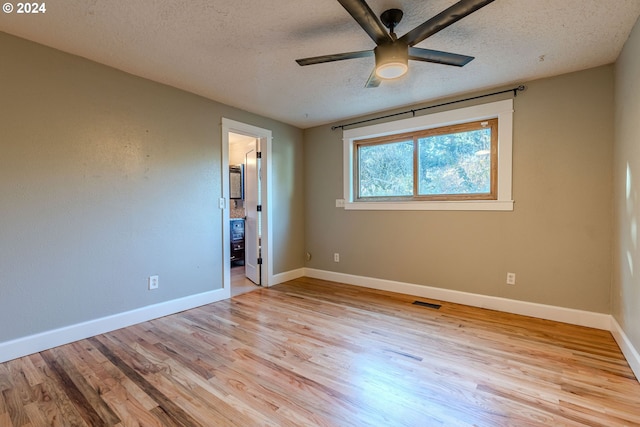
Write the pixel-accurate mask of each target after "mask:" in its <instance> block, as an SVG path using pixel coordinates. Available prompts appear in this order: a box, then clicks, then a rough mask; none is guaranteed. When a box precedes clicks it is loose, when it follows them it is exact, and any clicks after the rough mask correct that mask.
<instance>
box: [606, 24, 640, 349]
mask: <svg viewBox="0 0 640 427" xmlns="http://www.w3.org/2000/svg"><path fill="white" fill-rule="evenodd" d="M615 100H616V104H615V105H616V107H615V135H616V138H615V146H614V195H615V203H614V257H613V286H612V291H611V296H612V301H613V307H612V313H613V316H614V317H615V319H616V320H617V321H618V323H619V324H620V326H621V327H622V329H623V330H624V332H625V334H626V335H627V337H628V338H629V340H630V341H631V342H632V344H633V346H634V347H635V348H636V349H640V247H639V245H640V242H638V220H639V219H640V217H639V216H640V21H638V23H636V25H635V27H634V29H633V31H632V33H631V35H630V36H629V39H628V40H627V42H626V44H625V46H624V49H623V51H622V54H621V55H620V57H619V58H618V61H617V62H616V69H615Z"/></svg>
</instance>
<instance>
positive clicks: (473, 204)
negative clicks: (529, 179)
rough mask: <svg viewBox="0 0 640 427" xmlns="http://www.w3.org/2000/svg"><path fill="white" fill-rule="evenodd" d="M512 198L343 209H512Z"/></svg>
mask: <svg viewBox="0 0 640 427" xmlns="http://www.w3.org/2000/svg"><path fill="white" fill-rule="evenodd" d="M513 204H514V201H513V200H460V201H458V200H456V201H430V202H413V201H411V202H347V201H345V204H344V208H345V210H361V211H362V210H364V211H367V210H370V211H513Z"/></svg>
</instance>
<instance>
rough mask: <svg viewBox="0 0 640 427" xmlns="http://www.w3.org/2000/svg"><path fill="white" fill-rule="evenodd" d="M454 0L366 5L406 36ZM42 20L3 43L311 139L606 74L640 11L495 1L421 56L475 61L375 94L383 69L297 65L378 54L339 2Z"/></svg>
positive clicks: (18, 26) (74, 11)
mask: <svg viewBox="0 0 640 427" xmlns="http://www.w3.org/2000/svg"><path fill="white" fill-rule="evenodd" d="M454 3H455V0H429V1H415V0H369V5H370V6H371V8H372V9H373V11H374V12H375V13H376V14H378V15H379V14H380V13H381V12H383V11H384V10H386V9H389V8H391V7H396V8H400V9H402V10H403V11H404V13H405V15H404V19H403V21H402V22H401V23H400V25H399V26H398V28H397V29H396V32H397V33H398V35H399V36H401V35H403V34H404V33H406V32H407V31H409V30H411V29H412V28H414V27H415V26H417V25H418V24H420V23H422V22H423V21H425V20H426V19H428V18H430V17H432V16H433V15H435V14H437V13H439V12H441V11H442V10H444V9H446V8H447V7H449V6H451V5H452V4H454ZM46 5H47V10H46V13H45V14H40V15H18V14H16V13H15V12H14V13H11V14H7V13H0V31H4V32H7V33H9V34H14V35H16V36H19V37H23V38H26V39H29V40H33V41H36V42H38V43H41V44H44V45H47V46H51V47H54V48H57V49H60V50H62V51H65V52H69V53H72V54H76V55H79V56H82V57H85V58H88V59H91V60H93V61H96V62H99V63H102V64H106V65H109V66H112V67H115V68H118V69H120V70H123V71H126V72H129V73H131V74H134V75H137V76H141V77H145V78H148V79H151V80H154V81H157V82H161V83H165V84H168V85H171V86H174V87H177V88H181V89H184V90H187V91H190V92H193V93H196V94H199V95H202V96H204V97H207V98H210V99H213V100H216V101H219V102H222V103H225V104H228V105H232V106H235V107H239V108H241V109H244V110H247V111H251V112H254V113H258V114H261V115H264V116H267V117H271V118H274V119H278V120H281V121H283V122H286V123H290V124H293V125H296V126H298V127H301V128H307V127H310V126H314V125H318V124H325V123H331V122H335V121H337V120H340V119H345V118H349V117H355V116H359V115H362V114H367V113H372V112H377V111H382V110H386V109H389V108H394V107H401V106H406V105H410V104H414V103H418V102H425V101H429V100H433V99H438V98H442V97H445V96H450V95H456V94H461V93H465V92H469V91H473V90H482V89H488V88H492V87H497V86H502V85H506V84H515V83H520V82H525V81H528V80H532V79H537V78H541V77H547V76H552V75H557V74H562V73H567V72H571V71H577V70H582V69H586V68H591V67H595V66H599V65H604V64H609V63H612V62H614V61H615V60H616V58H617V56H618V54H619V52H620V50H621V49H622V46H623V44H624V42H625V41H626V39H627V37H628V35H629V33H630V31H631V29H632V27H633V25H634V23H635V22H636V20H637V19H638V16H639V15H640V0H496V1H494V2H493V3H491V4H489V5H488V6H486V7H484V8H482V9H480V10H479V11H477V12H475V13H474V14H472V15H470V16H468V17H466V18H464V19H462V20H461V21H459V22H457V23H455V24H453V25H452V26H450V27H448V28H446V29H444V30H442V31H440V32H439V33H437V34H435V35H434V36H432V37H430V38H428V39H426V40H424V41H423V42H421V43H420V44H418V45H417V46H418V47H423V48H428V49H435V50H444V51H450V52H455V53H460V54H464V55H470V56H475V57H476V59H475V60H474V61H472V62H471V63H469V64H468V65H467V66H465V67H463V68H457V67H450V66H444V65H437V64H429V63H424V62H414V61H410V64H409V73H408V74H407V75H406V76H404V77H403V78H401V79H398V80H395V81H387V82H383V83H382V85H381V86H380V87H378V88H372V89H365V88H364V84H365V82H366V80H367V78H368V77H369V74H370V72H371V70H372V68H373V63H374V60H373V58H372V57H371V58H360V59H352V60H348V61H341V62H333V63H326V64H318V65H312V66H307V67H300V66H298V65H297V64H296V62H295V59H297V58H304V57H309V56H317V55H325V54H330V53H340V52H350V51H357V50H366V49H372V48H373V47H374V43H373V41H371V39H370V38H369V37H368V36H367V34H366V33H365V32H364V31H363V30H362V29H361V28H360V27H359V26H358V25H357V24H356V23H355V21H354V20H353V19H352V18H351V16H350V15H349V14H348V13H347V12H346V10H345V9H344V8H343V7H342V6H341V5H340V4H339V3H338V2H337V1H334V0H322V1H320V0H268V1H266V0H242V1H238V0H209V1H207V0H157V1H152V0H147V1H142V0H136V1H131V0H64V1H61V0H58V1H51V2H47V3H46Z"/></svg>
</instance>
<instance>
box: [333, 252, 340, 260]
mask: <svg viewBox="0 0 640 427" xmlns="http://www.w3.org/2000/svg"><path fill="white" fill-rule="evenodd" d="M333 262H340V254H339V253H337V252H336V253H335V254H333Z"/></svg>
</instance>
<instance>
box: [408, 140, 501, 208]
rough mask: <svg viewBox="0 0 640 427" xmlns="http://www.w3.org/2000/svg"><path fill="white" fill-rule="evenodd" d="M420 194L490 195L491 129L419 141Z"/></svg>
mask: <svg viewBox="0 0 640 427" xmlns="http://www.w3.org/2000/svg"><path fill="white" fill-rule="evenodd" d="M418 147H419V148H418V150H419V158H418V164H419V167H418V171H419V172H418V173H419V176H418V194H419V195H422V196H424V195H438V194H482V193H490V192H491V128H486V129H479V130H473V131H468V132H459V133H453V134H448V135H436V136H429V137H425V138H420V139H419V140H418Z"/></svg>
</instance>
